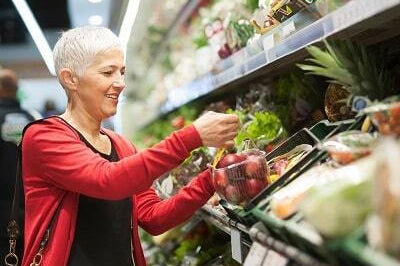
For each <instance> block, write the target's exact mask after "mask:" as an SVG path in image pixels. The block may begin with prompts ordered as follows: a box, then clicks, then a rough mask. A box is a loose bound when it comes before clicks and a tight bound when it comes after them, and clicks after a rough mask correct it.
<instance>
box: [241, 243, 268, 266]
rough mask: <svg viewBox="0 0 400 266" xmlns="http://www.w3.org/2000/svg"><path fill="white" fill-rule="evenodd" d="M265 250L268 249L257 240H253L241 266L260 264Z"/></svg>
mask: <svg viewBox="0 0 400 266" xmlns="http://www.w3.org/2000/svg"><path fill="white" fill-rule="evenodd" d="M267 252H268V250H267V248H266V247H264V246H263V245H261V244H260V243H258V242H254V243H253V245H251V248H250V251H249V254H248V255H247V257H246V260H245V261H244V264H243V266H254V265H261V264H262V263H263V261H264V258H265V256H266V255H267Z"/></svg>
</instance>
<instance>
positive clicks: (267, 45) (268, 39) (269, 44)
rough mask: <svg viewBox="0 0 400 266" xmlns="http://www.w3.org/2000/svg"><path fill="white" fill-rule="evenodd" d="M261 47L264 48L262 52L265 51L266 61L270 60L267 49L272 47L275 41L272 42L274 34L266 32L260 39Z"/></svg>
mask: <svg viewBox="0 0 400 266" xmlns="http://www.w3.org/2000/svg"><path fill="white" fill-rule="evenodd" d="M262 44H263V48H264V53H265V58H266V59H267V63H268V62H270V59H271V58H270V55H269V51H270V50H271V49H272V48H274V46H275V43H274V35H273V34H272V33H271V34H268V35H267V36H265V37H264V38H263V40H262Z"/></svg>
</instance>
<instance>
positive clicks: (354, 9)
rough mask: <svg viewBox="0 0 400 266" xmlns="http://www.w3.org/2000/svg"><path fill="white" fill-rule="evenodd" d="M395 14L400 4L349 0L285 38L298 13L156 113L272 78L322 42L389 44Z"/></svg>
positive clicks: (395, 29) (174, 93) (389, 0)
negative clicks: (261, 79)
mask: <svg viewBox="0 0 400 266" xmlns="http://www.w3.org/2000/svg"><path fill="white" fill-rule="evenodd" d="M399 12H400V0H382V1H379V0H352V1H350V2H348V3H347V4H345V5H344V6H342V7H340V8H338V9H337V10H335V11H333V12H332V13H329V14H327V15H326V16H324V17H322V18H320V19H318V20H316V21H314V22H312V23H311V22H310V24H309V25H308V26H305V27H304V28H302V29H301V30H299V31H297V32H295V33H293V34H287V31H288V28H290V27H291V25H292V24H293V23H294V20H295V19H296V17H298V16H300V15H301V12H300V13H299V14H297V15H296V16H293V17H292V19H289V20H287V21H286V22H285V23H283V24H282V25H281V27H279V28H277V29H276V30H275V31H274V30H273V31H271V32H270V33H269V34H266V35H265V36H263V38H262V39H260V40H259V41H258V42H257V43H255V44H254V45H251V47H246V48H244V49H242V50H241V51H239V52H238V53H235V54H234V55H232V56H231V57H229V58H227V59H225V60H224V61H222V62H221V63H220V64H219V65H218V66H217V68H220V71H219V72H218V73H208V74H206V75H204V76H202V77H199V78H197V79H196V80H194V81H193V82H191V83H189V84H187V85H186V86H183V87H180V88H176V89H175V90H172V91H171V92H169V94H168V97H167V100H166V102H165V103H164V104H163V105H162V106H161V111H160V114H161V115H163V114H167V113H169V112H171V111H173V110H175V109H177V108H179V107H180V106H182V105H184V104H187V103H190V102H192V101H194V100H197V99H200V98H202V97H206V96H209V95H216V94H221V93H224V92H227V91H229V90H230V89H231V88H232V86H237V85H240V84H242V83H243V82H245V81H247V80H250V79H254V78H257V77H259V76H261V75H265V74H266V73H268V74H274V73H276V72H277V71H279V70H281V69H282V68H284V67H285V66H289V65H290V64H292V63H294V62H297V61H298V60H301V59H302V58H304V57H305V56H306V52H305V49H304V48H305V47H306V46H308V45H310V44H313V43H316V42H319V41H321V40H322V39H324V38H328V37H332V38H353V39H356V40H362V41H365V43H368V44H370V43H372V42H374V41H375V42H380V41H383V40H385V39H389V38H391V37H393V36H396V35H398V34H399V29H398V26H396V25H398V22H399V16H398V14H399ZM396 23H397V24H396ZM380 26H382V27H383V28H380ZM276 31H280V33H279V34H280V35H279V34H278V35H279V36H280V38H281V41H280V42H277V43H276V40H274V39H276V35H277V32H276ZM371 36H373V37H372V38H371Z"/></svg>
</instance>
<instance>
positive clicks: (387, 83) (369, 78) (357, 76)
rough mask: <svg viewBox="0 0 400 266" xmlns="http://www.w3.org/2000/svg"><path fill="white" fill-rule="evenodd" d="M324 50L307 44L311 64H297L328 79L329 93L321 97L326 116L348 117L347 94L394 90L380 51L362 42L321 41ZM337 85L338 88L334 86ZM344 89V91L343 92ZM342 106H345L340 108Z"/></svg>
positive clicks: (377, 96)
mask: <svg viewBox="0 0 400 266" xmlns="http://www.w3.org/2000/svg"><path fill="white" fill-rule="evenodd" d="M324 44H325V46H326V50H323V49H321V48H319V47H317V46H309V47H307V48H306V49H307V51H308V52H309V53H310V55H311V56H312V58H309V59H306V61H308V62H311V63H313V64H311V65H306V64H298V66H299V67H300V68H301V69H303V70H304V71H307V72H308V73H310V74H313V75H319V76H323V77H326V78H329V79H331V80H332V82H333V83H335V85H331V89H330V90H329V92H330V93H329V94H328V95H329V97H327V98H326V99H325V102H326V107H325V108H326V111H327V115H328V118H330V119H331V120H333V121H338V120H342V119H346V118H349V117H351V115H353V116H354V115H355V113H353V114H351V109H350V108H348V107H347V108H346V105H347V106H349V105H351V97H353V96H365V97H368V98H369V99H370V100H371V101H374V100H383V99H385V98H386V97H388V96H391V95H394V94H396V90H395V87H394V83H393V74H392V73H391V72H390V71H389V69H388V67H387V66H386V65H385V63H386V62H385V61H384V58H385V56H384V55H385V54H384V52H382V51H381V52H376V51H375V52H373V53H372V52H370V51H368V50H367V48H366V47H365V46H361V45H358V44H355V43H353V42H350V41H335V42H333V41H329V42H328V41H324ZM337 87H339V88H337ZM343 90H344V92H343ZM344 109H346V110H344Z"/></svg>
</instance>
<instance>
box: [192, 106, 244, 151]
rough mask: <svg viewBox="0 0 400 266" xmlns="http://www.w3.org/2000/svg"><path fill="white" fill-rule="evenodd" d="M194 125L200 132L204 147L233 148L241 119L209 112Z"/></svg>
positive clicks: (231, 115) (235, 116)
mask: <svg viewBox="0 0 400 266" xmlns="http://www.w3.org/2000/svg"><path fill="white" fill-rule="evenodd" d="M193 125H194V126H195V128H196V129H197V131H198V132H199V135H200V138H201V140H202V141H203V145H204V146H207V147H217V148H220V147H226V148H227V147H231V146H233V145H234V141H233V139H234V138H235V137H236V135H237V131H238V128H239V117H238V116H237V115H233V114H222V113H216V112H207V113H205V114H204V115H202V116H201V117H199V118H198V119H197V120H196V121H194V122H193Z"/></svg>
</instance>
